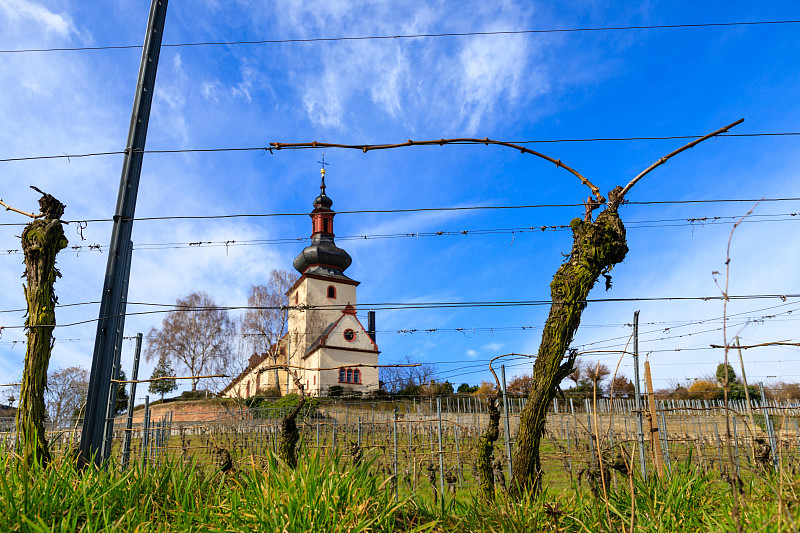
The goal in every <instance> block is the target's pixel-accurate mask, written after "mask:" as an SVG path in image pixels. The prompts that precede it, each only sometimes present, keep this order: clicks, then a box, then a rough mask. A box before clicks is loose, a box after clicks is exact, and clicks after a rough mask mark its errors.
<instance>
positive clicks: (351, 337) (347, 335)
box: [344, 329, 356, 342]
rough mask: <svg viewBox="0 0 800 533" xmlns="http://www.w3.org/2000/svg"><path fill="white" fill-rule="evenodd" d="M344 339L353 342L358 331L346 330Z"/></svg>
mask: <svg viewBox="0 0 800 533" xmlns="http://www.w3.org/2000/svg"><path fill="white" fill-rule="evenodd" d="M344 340H346V341H347V342H353V341H354V340H356V332H355V331H353V330H352V329H346V330H344Z"/></svg>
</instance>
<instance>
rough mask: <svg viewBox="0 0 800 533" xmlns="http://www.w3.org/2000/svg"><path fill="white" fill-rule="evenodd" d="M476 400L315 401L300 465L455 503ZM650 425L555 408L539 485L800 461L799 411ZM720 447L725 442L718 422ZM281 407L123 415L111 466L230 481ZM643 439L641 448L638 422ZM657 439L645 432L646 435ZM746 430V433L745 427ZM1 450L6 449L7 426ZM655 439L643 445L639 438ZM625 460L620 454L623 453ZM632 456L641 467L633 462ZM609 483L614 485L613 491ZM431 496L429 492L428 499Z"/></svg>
mask: <svg viewBox="0 0 800 533" xmlns="http://www.w3.org/2000/svg"><path fill="white" fill-rule="evenodd" d="M525 401H526V400H525V398H517V397H509V398H508V399H507V405H508V410H507V412H506V411H505V410H504V409H503V402H502V401H500V402H498V403H499V407H500V409H501V413H502V418H501V425H500V428H501V436H500V439H499V440H498V441H497V443H496V446H497V448H496V451H495V457H496V458H497V460H498V461H497V462H496V464H495V477H496V479H497V480H498V483H499V484H500V485H503V484H504V483H505V478H506V477H507V476H508V475H509V474H510V471H511V461H512V460H513V451H514V445H515V441H514V439H515V435H516V432H517V428H518V425H519V418H520V412H521V410H522V409H523V408H524V406H525ZM487 407H488V404H487V398H485V397H478V396H453V397H443V398H424V399H420V398H412V399H402V400H382V401H376V400H336V399H321V400H314V401H312V402H310V403H309V405H307V406H306V407H305V408H304V409H303V411H302V412H301V413H300V415H299V416H298V428H299V430H300V433H301V442H300V447H299V455H300V457H301V458H302V456H303V455H304V454H313V453H319V454H322V455H340V456H341V457H342V458H343V460H344V464H346V463H347V462H351V463H355V462H359V461H363V460H366V459H368V458H369V459H370V460H372V461H373V464H372V468H374V469H375V471H376V472H379V473H382V474H384V475H386V476H387V477H388V476H390V475H395V477H396V479H397V480H399V483H400V485H401V487H406V488H408V489H419V488H433V489H435V490H437V491H439V492H440V493H441V492H443V491H444V490H445V487H447V488H448V489H449V491H451V492H453V493H455V492H456V491H457V490H459V489H464V488H471V487H474V486H475V485H476V483H477V469H476V464H475V462H476V455H475V452H476V448H475V446H476V443H477V440H478V436H479V435H480V434H481V433H482V431H483V430H484V429H485V428H486V425H487V424H488V420H489V416H488V411H487ZM655 408H656V410H655V417H654V418H652V419H650V421H648V414H649V413H648V412H647V410H644V411H637V410H636V407H635V402H634V401H633V400H631V399H624V398H623V399H614V400H613V401H612V400H609V399H598V400H597V401H591V400H589V399H584V400H574V399H566V400H563V399H558V398H556V399H554V400H553V404H552V405H551V407H550V412H549V414H548V420H547V425H546V433H545V437H544V438H543V441H542V448H541V458H542V465H543V469H544V471H545V474H546V477H545V480H546V482H548V483H550V484H551V485H555V486H558V485H562V484H566V483H571V482H575V481H580V477H581V476H582V475H583V474H585V473H586V472H589V471H591V470H592V468H593V467H594V468H595V469H596V467H597V465H598V463H599V460H600V459H602V460H604V461H605V462H606V463H613V462H614V461H619V459H618V458H619V457H620V456H623V455H624V457H625V459H624V461H626V462H628V463H629V464H632V466H633V467H635V468H636V470H641V472H642V473H644V474H645V475H652V474H653V471H654V469H655V468H658V463H663V469H664V471H665V472H666V475H669V472H670V471H671V470H672V469H673V468H675V467H676V465H678V464H679V463H691V464H693V465H695V466H699V467H700V468H703V469H706V470H711V469H715V470H719V471H720V472H721V473H722V474H725V473H727V469H728V459H727V457H728V455H727V447H728V446H730V447H731V453H732V455H733V458H734V465H735V468H736V469H737V472H738V473H740V474H742V475H744V474H746V473H748V472H750V473H760V472H762V471H763V469H765V468H778V467H779V466H780V465H782V466H784V467H789V468H792V469H794V468H796V465H798V462H799V461H800V426H798V420H800V403H798V402H777V401H762V402H756V401H753V402H752V404H751V406H750V409H748V406H747V404H746V402H743V401H731V402H729V403H728V405H727V407H726V406H725V405H724V404H723V402H722V401H713V400H657V401H656V402H655ZM726 411H727V413H728V414H729V415H730V416H729V423H730V427H731V438H730V439H729V438H728V437H727V435H728V432H727V429H726V418H725V414H726ZM287 412H288V407H285V406H284V407H282V408H277V407H264V408H247V407H244V406H242V405H241V404H237V403H235V402H231V401H219V402H175V403H164V404H159V405H156V406H153V407H150V406H148V407H147V409H138V410H136V411H135V412H134V424H133V429H132V430H131V431H130V433H129V439H128V441H127V442H128V444H127V445H126V444H125V442H126V439H125V438H124V437H125V435H124V434H125V433H126V431H125V430H124V427H125V426H124V424H123V423H121V422H120V420H121V419H118V422H117V423H116V425H115V430H114V434H113V443H112V457H113V460H115V461H116V462H118V463H122V462H127V461H124V460H123V459H124V456H125V452H126V449H125V448H126V447H127V453H128V457H129V458H130V459H129V460H130V461H141V462H143V463H144V464H151V463H157V462H159V461H163V460H164V459H165V458H169V459H170V460H182V461H187V462H188V461H192V462H195V463H197V464H200V465H205V466H209V467H214V468H221V469H230V468H236V467H240V466H246V465H248V464H251V463H259V462H261V461H264V460H265V459H266V458H267V457H268V456H269V455H270V454H271V453H272V452H275V451H276V450H277V446H278V442H279V440H280V428H281V421H282V419H283V417H284V416H285V414H286V413H287ZM639 415H642V417H643V420H644V425H645V429H644V431H643V434H642V436H641V437H640V435H639V432H638V430H637V425H636V423H637V417H638V416H639ZM651 423H652V427H653V428H657V431H651V430H650V427H651ZM754 423H755V426H756V427H752V426H753V424H754ZM0 424H3V425H0V427H5V428H6V429H5V431H4V432H3V433H2V436H1V437H0V446H2V447H3V448H4V449H5V450H8V451H10V450H11V449H13V445H14V438H15V434H14V431H13V423H12V422H10V421H9V420H5V421H3V420H0ZM651 435H653V436H654V438H653V439H652V440H651V438H650V436H651ZM48 438H49V440H50V443H51V451H52V453H54V454H55V455H58V454H65V453H69V450H70V448H71V447H74V446H75V445H76V444H77V442H78V441H79V439H80V425H77V426H75V427H71V428H62V429H60V430H55V429H52V430H50V431H49V432H48ZM623 449H624V450H626V451H625V452H624V453H623V452H622V450H623ZM634 450H643V451H644V453H643V454H642V455H641V458H642V459H644V461H641V462H640V460H639V459H640V457H639V456H638V451H637V452H634ZM615 482H616V480H615ZM428 485H430V487H428Z"/></svg>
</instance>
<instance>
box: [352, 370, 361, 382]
mask: <svg viewBox="0 0 800 533" xmlns="http://www.w3.org/2000/svg"><path fill="white" fill-rule="evenodd" d="M353 383H361V371H359V370H358V369H355V370H353Z"/></svg>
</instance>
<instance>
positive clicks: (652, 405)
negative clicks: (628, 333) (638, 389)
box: [644, 361, 664, 477]
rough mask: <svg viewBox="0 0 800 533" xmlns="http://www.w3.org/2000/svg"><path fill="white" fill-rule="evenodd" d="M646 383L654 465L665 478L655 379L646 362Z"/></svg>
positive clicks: (648, 363) (648, 362) (660, 475)
mask: <svg viewBox="0 0 800 533" xmlns="http://www.w3.org/2000/svg"><path fill="white" fill-rule="evenodd" d="M644 382H645V386H646V387H647V404H648V407H649V412H648V413H647V421H648V422H649V423H650V449H651V450H652V452H653V463H654V464H655V465H656V472H657V473H658V477H664V458H663V457H662V456H661V454H660V453H659V452H658V450H659V449H661V443H660V439H659V437H658V418H657V417H656V399H655V396H654V395H653V379H652V377H651V376H650V361H645V362H644Z"/></svg>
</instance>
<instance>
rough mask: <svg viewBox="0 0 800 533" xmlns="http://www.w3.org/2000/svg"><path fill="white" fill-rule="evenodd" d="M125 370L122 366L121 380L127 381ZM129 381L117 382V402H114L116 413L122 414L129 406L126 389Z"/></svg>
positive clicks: (120, 371)
mask: <svg viewBox="0 0 800 533" xmlns="http://www.w3.org/2000/svg"><path fill="white" fill-rule="evenodd" d="M127 379H128V378H127V377H125V371H124V370H122V369H121V368H120V370H119V380H120V381H126V380H127ZM126 386H127V383H117V403H116V404H114V414H117V415H118V414H120V413H121V412H123V411H124V410H125V409H127V408H128V391H127V389H126Z"/></svg>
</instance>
